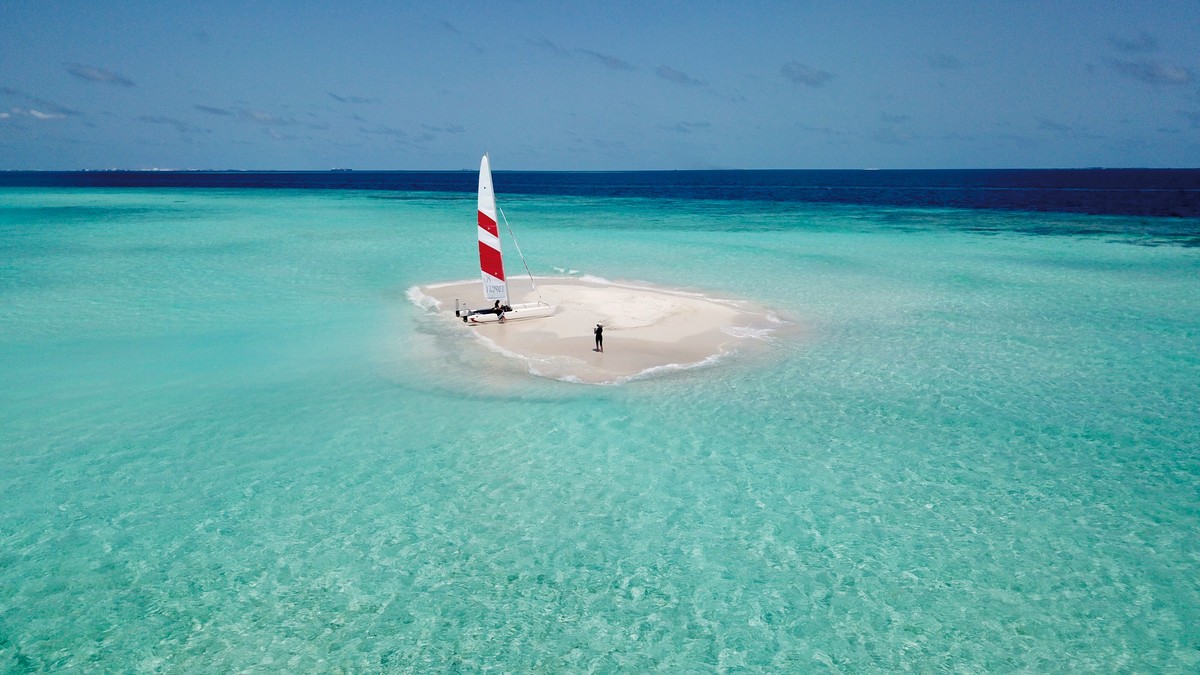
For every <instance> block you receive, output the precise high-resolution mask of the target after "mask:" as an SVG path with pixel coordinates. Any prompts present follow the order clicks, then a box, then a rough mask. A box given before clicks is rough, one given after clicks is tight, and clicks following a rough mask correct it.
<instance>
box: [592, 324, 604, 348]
mask: <svg viewBox="0 0 1200 675" xmlns="http://www.w3.org/2000/svg"><path fill="white" fill-rule="evenodd" d="M592 332H593V333H595V334H596V349H594V350H593V351H597V352H603V351H604V326H602V325H600V324H596V330H594V331H592Z"/></svg>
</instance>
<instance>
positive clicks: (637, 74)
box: [0, 0, 1200, 170]
mask: <svg viewBox="0 0 1200 675" xmlns="http://www.w3.org/2000/svg"><path fill="white" fill-rule="evenodd" d="M2 14H3V21H2V22H0V169H104V168H122V169H143V168H174V169H226V168H231V169H295V170H321V169H329V168H334V167H344V168H354V169H466V168H472V167H474V166H477V162H478V156H479V154H480V153H482V152H483V151H485V150H486V151H490V152H491V153H492V156H493V160H494V164H495V167H496V168H497V169H547V170H615V169H705V168H975V167H978V168H989V167H1086V166H1138V167H1195V166H1198V165H1200V159H1198V158H1200V3H1198V2H1196V1H1195V0H1187V1H1170V0H1164V1H1156V2H1129V1H1125V2H1069V1H1064V2H1051V3H1046V2H1021V1H1018V0H1011V1H1007V2H961V1H955V2H891V3H888V2H821V3H810V2H799V1H797V2H767V1H761V2H753V1H751V2H740V3H734V2H728V3H726V2H687V3H685V2H653V1H648V0H644V1H642V2H592V3H572V2H478V3H475V2H463V3H457V2H428V3H426V2H396V1H392V2H351V1H348V2H344V3H316V2H313V3H309V2H302V1H292V2H254V3H231V2H220V1H213V2H127V1H121V0H114V1H110V2H54V1H41V2H34V1H26V0H8V2H6V3H5V5H4V10H3V13H2Z"/></svg>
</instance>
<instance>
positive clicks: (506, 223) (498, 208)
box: [496, 204, 542, 302]
mask: <svg viewBox="0 0 1200 675" xmlns="http://www.w3.org/2000/svg"><path fill="white" fill-rule="evenodd" d="M496 210H498V211H499V212H500V217H501V218H503V219H504V227H505V229H507V230H508V236H510V237H512V240H513V246H516V247H517V255H519V256H521V264H522V265H524V266H525V274H528V275H529V285H530V286H533V292H534V293H537V296H538V302H541V301H542V292H541V291H539V290H538V287H537V284H536V283H534V281H533V272H530V271H529V263H527V262H525V254H524V253H521V245H520V244H518V243H517V235H515V234H513V231H512V226H511V225H509V224H508V216H506V215H504V209H503V208H501V207H500V205H499V204H497V205H496Z"/></svg>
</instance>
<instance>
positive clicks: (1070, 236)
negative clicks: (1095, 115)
mask: <svg viewBox="0 0 1200 675" xmlns="http://www.w3.org/2000/svg"><path fill="white" fill-rule="evenodd" d="M474 181H475V175H474V174H473V173H471V172H441V173H439V172H431V173H364V172H329V173H319V172H318V173H265V174H255V173H242V172H225V173H221V172H214V173H165V172H155V173H133V172H90V173H64V174H28V173H17V172H8V173H0V600H2V602H0V671H3V672H37V671H48V670H55V671H59V670H67V671H89V672H90V671H125V672H129V671H171V672H192V671H230V670H251V669H253V670H264V671H285V672H297V671H302V672H303V671H307V672H311V671H344V672H350V671H354V672H363V671H365V672H463V671H465V672H479V671H498V672H593V671H597V672H645V671H651V670H662V671H668V672H709V671H716V672H730V671H758V672H812V671H841V672H863V671H898V670H918V671H954V672H995V671H1013V670H1025V671H1035V672H1055V671H1141V672H1195V671H1197V670H1200V631H1197V629H1196V626H1200V413H1198V412H1197V410H1198V406H1200V171H1190V170H1189V171H1135V170H1127V171H1111V170H1090V171H1027V172H1021V171H994V172H953V171H945V172H921V171H914V172H900V171H894V172H786V171H783V172H645V173H637V172H634V173H597V174H579V173H565V174H558V173H550V172H528V173H521V172H508V173H506V172H497V173H496V175H495V182H496V191H497V195H498V199H499V201H500V205H501V207H502V208H503V209H504V211H505V213H506V216H507V219H508V221H509V222H510V223H511V224H512V226H513V228H514V230H515V231H516V232H517V234H518V236H519V238H520V243H521V248H522V250H523V251H524V254H525V257H526V259H527V260H528V263H529V266H530V269H531V271H532V272H533V273H534V274H538V275H554V274H556V273H560V271H563V270H570V271H573V272H574V273H575V274H578V275H590V276H595V277H602V278H606V279H611V280H623V281H638V282H644V283H650V284H654V285H657V286H666V287H671V288H679V289H684V290H687V291H693V292H699V293H705V294H710V295H712V296H715V297H722V298H742V299H746V300H750V301H753V302H755V303H757V304H760V305H764V306H766V307H769V308H771V309H773V310H774V311H775V312H777V313H778V314H779V316H781V317H783V318H785V319H786V320H788V321H789V322H791V323H792V324H793V325H794V327H795V328H796V329H795V330H793V331H789V332H788V334H787V335H781V336H779V337H777V338H776V339H774V340H773V341H771V342H769V343H768V344H767V345H765V346H764V347H763V348H762V349H758V350H755V353H754V354H752V355H745V356H742V355H733V356H731V357H728V358H725V359H723V360H720V361H718V362H717V363H715V364H714V365H711V366H709V367H706V368H700V369H694V370H685V371H676V372H668V373H662V374H658V375H656V376H652V377H647V378H643V379H637V380H634V381H631V382H627V383H625V384H622V385H619V386H589V385H580V384H572V383H568V382H559V381H554V380H548V379H544V378H537V377H533V376H530V375H528V374H527V373H525V372H524V371H523V370H522V369H521V367H520V366H519V365H515V364H514V363H513V362H511V361H508V360H507V359H504V358H503V357H501V356H499V355H496V354H492V353H490V352H486V351H483V350H479V349H475V348H474V347H475V345H472V344H469V343H468V342H466V341H465V340H464V337H463V335H462V334H461V332H460V331H457V330H451V328H452V326H451V325H448V324H446V323H444V322H435V321H431V320H430V317H429V316H428V315H427V314H425V313H424V312H423V310H421V309H420V308H418V307H417V306H416V305H414V304H413V303H412V302H410V300H409V299H408V295H407V294H408V289H410V288H411V287H413V286H417V285H423V284H428V283H432V282H438V281H452V280H459V279H472V278H475V277H476V276H477V274H478V272H477V269H478V268H477V258H476V250H475V237H476V234H475V227H476V226H475V215H474V209H475V196H474V192H473V190H474ZM587 328H588V327H583V328H582V329H581V331H582V334H583V336H584V337H583V338H582V339H583V341H584V343H585V345H586V343H587V342H588V340H590V332H589V331H588V330H587ZM605 346H606V349H607V350H609V351H615V350H619V349H620V348H621V347H620V342H619V339H618V338H617V336H616V335H610V336H608V340H606V345H605Z"/></svg>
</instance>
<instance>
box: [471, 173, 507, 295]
mask: <svg viewBox="0 0 1200 675" xmlns="http://www.w3.org/2000/svg"><path fill="white" fill-rule="evenodd" d="M477 220H478V222H479V227H478V228H477V229H478V231H479V271H480V273H481V274H482V275H483V297H485V298H487V299H488V300H503V301H504V304H506V305H507V304H509V302H508V284H507V283H506V282H505V279H504V258H503V256H501V254H500V230H499V228H498V227H497V225H496V194H495V191H494V190H493V189H492V167H491V163H490V162H488V156H487V153H484V155H483V159H482V160H481V161H480V162H479V206H478V218H477Z"/></svg>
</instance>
